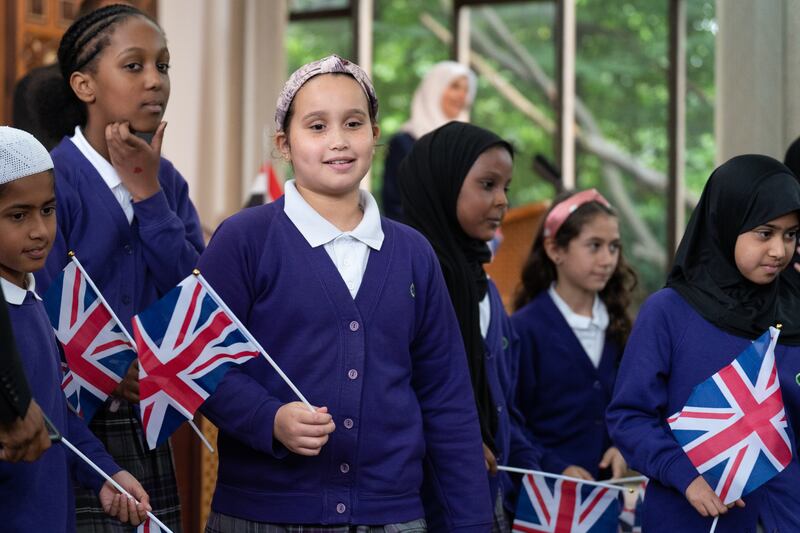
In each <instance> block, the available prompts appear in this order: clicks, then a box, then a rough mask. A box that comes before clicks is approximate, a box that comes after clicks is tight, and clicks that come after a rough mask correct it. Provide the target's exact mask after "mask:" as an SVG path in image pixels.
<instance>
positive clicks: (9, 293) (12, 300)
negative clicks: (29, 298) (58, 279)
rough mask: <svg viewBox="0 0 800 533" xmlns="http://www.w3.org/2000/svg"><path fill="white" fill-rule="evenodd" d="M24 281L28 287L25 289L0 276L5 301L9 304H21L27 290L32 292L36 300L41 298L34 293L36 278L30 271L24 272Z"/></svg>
mask: <svg viewBox="0 0 800 533" xmlns="http://www.w3.org/2000/svg"><path fill="white" fill-rule="evenodd" d="M25 282H26V285H27V287H28V289H27V290H25V289H23V288H22V287H18V286H17V285H14V284H13V283H11V282H10V281H8V280H7V279H5V278H2V277H0V286H2V287H3V296H4V297H5V299H6V303H9V304H11V305H22V302H24V301H25V296H26V295H27V294H28V291H30V292H32V293H33V295H34V296H35V297H36V299H37V300H41V298H39V295H38V294H36V278H34V277H33V274H31V273H30V272H29V273H27V274H25Z"/></svg>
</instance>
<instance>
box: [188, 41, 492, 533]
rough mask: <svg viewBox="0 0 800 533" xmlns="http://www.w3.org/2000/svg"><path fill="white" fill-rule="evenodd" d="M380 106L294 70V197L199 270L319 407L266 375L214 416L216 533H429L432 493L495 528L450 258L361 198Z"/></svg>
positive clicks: (470, 524) (365, 85)
mask: <svg viewBox="0 0 800 533" xmlns="http://www.w3.org/2000/svg"><path fill="white" fill-rule="evenodd" d="M377 113H378V101H377V99H376V97H375V91H374V89H373V87H372V84H371V82H370V80H369V78H368V77H367V75H366V74H365V73H364V71H363V70H361V68H359V67H358V66H357V65H355V64H353V63H350V62H348V61H346V60H344V59H341V58H339V57H337V56H330V57H327V58H325V59H322V60H319V61H315V62H313V63H310V64H308V65H305V66H304V67H302V68H300V69H299V70H298V71H296V72H295V73H294V74H293V75H292V76H291V77H290V79H289V81H288V82H287V83H286V86H285V87H284V90H283V92H282V93H281V96H280V98H279V100H278V106H277V112H276V114H275V126H276V129H277V134H276V136H275V144H276V147H277V149H278V150H279V151H280V152H281V154H282V155H283V156H284V158H285V159H286V160H287V161H289V162H290V163H291V165H292V167H293V169H294V180H290V181H288V182H287V183H286V187H285V196H284V197H283V198H281V199H279V200H278V201H276V202H273V203H271V204H267V205H264V206H258V207H254V208H251V209H246V210H244V211H242V212H240V213H238V214H236V215H234V216H233V217H231V218H229V219H228V220H227V221H225V222H224V223H223V224H222V226H220V228H219V229H218V230H217V233H216V235H215V236H214V238H213V239H212V240H211V243H210V244H209V247H208V249H207V251H206V253H205V254H204V255H203V256H202V258H201V260H200V270H201V271H202V272H203V274H204V275H205V277H206V278H207V279H208V280H209V281H210V282H211V284H212V285H213V286H214V288H215V289H216V291H217V292H218V293H219V294H220V296H221V297H222V298H223V299H224V300H225V301H226V302H227V303H228V305H229V306H230V307H231V309H232V310H233V312H234V313H235V314H236V315H237V316H238V317H239V318H240V319H241V320H242V322H244V324H245V325H246V326H247V328H248V329H249V330H250V331H251V332H252V334H253V335H254V336H255V337H256V338H257V339H258V340H259V342H260V343H261V344H262V345H263V346H264V347H265V348H266V349H267V350H268V351H269V353H270V354H271V355H272V357H273V358H274V359H275V361H276V362H277V363H278V364H279V365H280V366H281V367H282V368H283V370H284V371H285V373H286V374H287V375H288V376H289V377H291V379H292V380H293V381H294V382H295V384H296V385H297V387H298V388H299V389H300V390H302V391H303V392H304V394H305V395H306V396H307V397H308V399H309V401H310V402H311V403H312V404H313V405H314V406H315V407H314V410H313V412H312V411H310V410H309V409H308V408H307V407H306V406H305V405H304V404H303V403H300V402H298V401H296V399H297V398H296V397H295V396H294V394H293V393H292V391H291V390H289V388H288V387H287V386H286V385H284V383H283V381H282V380H281V378H280V377H279V376H278V375H277V374H276V373H275V372H274V370H272V368H271V367H270V366H269V365H268V364H267V363H266V361H265V360H263V359H254V360H252V361H251V362H249V363H247V364H245V365H242V366H241V367H237V368H236V369H234V370H231V371H229V372H228V373H227V374H226V376H225V378H224V380H223V381H222V383H221V384H220V386H219V388H218V389H217V390H216V392H215V393H214V395H213V396H212V397H211V398H209V400H208V401H207V403H206V404H205V407H204V413H205V414H206V416H208V417H209V418H210V419H211V420H212V421H213V422H214V423H215V424H217V425H218V426H219V428H220V436H219V453H220V466H219V481H218V482H217V487H216V491H215V494H214V500H213V503H212V513H211V516H210V518H209V522H208V525H207V529H206V531H207V532H223V531H225V532H229V531H248V532H265V533H266V532H283V531H287V532H292V531H312V530H313V531H320V532H328V531H335V532H339V531H341V532H349V531H355V530H356V529H357V530H358V531H359V532H364V533H367V532H379V531H380V532H384V531H393V532H394V531H397V532H401V531H403V532H418V531H426V524H425V520H424V510H423V505H422V498H421V497H420V488H421V486H422V480H423V471H425V474H426V475H428V476H429V479H431V480H433V484H434V485H435V490H434V494H435V496H436V497H438V498H441V499H442V500H443V502H442V503H443V507H444V508H446V509H447V510H448V516H447V519H448V521H449V523H450V524H451V525H452V529H453V530H458V531H485V530H487V529H488V528H489V527H490V524H491V516H492V514H491V507H490V505H489V502H488V499H487V498H486V495H487V494H488V485H487V481H486V475H485V472H484V466H483V454H482V452H481V436H480V430H479V426H478V418H477V414H476V409H475V405H474V403H473V402H468V401H465V400H464V398H469V397H471V394H472V393H471V389H470V381H469V371H468V369H467V365H466V358H465V355H464V345H463V343H462V341H461V336H460V334H459V329H458V323H457V321H456V317H455V314H454V312H453V307H452V305H451V304H450V299H449V298H448V294H447V288H446V286H445V284H444V281H443V279H442V273H441V271H440V269H439V265H438V262H437V259H436V255H435V254H434V252H433V250H432V249H431V247H430V245H428V243H427V241H426V240H425V239H424V238H423V237H422V236H421V235H419V234H418V233H417V232H415V231H414V230H412V229H410V228H409V227H407V226H404V225H401V224H398V223H395V222H392V221H390V220H388V219H385V218H383V217H381V216H380V213H379V212H378V207H377V204H376V202H375V199H374V198H373V197H372V196H371V195H370V194H369V193H368V192H367V191H364V190H362V189H360V188H359V184H360V183H361V180H362V179H363V178H364V176H365V175H366V173H367V171H368V170H369V168H370V165H371V163H372V156H373V152H374V146H375V143H376V142H377V139H378V134H379V130H378V126H377V120H376V117H377Z"/></svg>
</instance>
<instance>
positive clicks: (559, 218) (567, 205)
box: [544, 189, 611, 237]
mask: <svg viewBox="0 0 800 533" xmlns="http://www.w3.org/2000/svg"><path fill="white" fill-rule="evenodd" d="M589 202H597V203H599V204H602V205H604V206H606V207H611V204H609V203H608V200H606V199H605V198H604V197H603V195H602V194H600V193H599V192H597V189H588V190H585V191H581V192H579V193H576V194H573V195H572V196H570V197H569V198H567V199H566V200H564V201H562V202H559V203H558V204H556V206H555V207H553V209H551V210H550V213H549V214H548V215H547V218H546V219H545V221H544V236H545V237H555V235H556V233H558V230H559V228H560V227H561V225H562V224H563V223H564V221H565V220H567V218H569V216H570V215H571V214H572V213H573V212H574V211H575V210H576V209H578V208H579V207H580V206H582V205H583V204H588V203H589Z"/></svg>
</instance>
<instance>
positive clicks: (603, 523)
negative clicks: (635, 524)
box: [512, 474, 620, 533]
mask: <svg viewBox="0 0 800 533" xmlns="http://www.w3.org/2000/svg"><path fill="white" fill-rule="evenodd" d="M619 513H620V502H619V491H616V490H612V489H609V488H608V487H598V486H594V485H587V484H584V483H578V482H575V481H568V480H565V479H549V478H544V477H542V476H539V475H535V474H526V475H525V477H524V478H523V481H522V490H521V491H520V496H519V502H518V503H517V514H516V516H515V518H514V525H513V527H512V530H513V531H515V532H516V533H534V532H547V533H616V532H617V528H618V525H617V521H618V517H619Z"/></svg>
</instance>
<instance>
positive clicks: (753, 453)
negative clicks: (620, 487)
mask: <svg viewBox="0 0 800 533" xmlns="http://www.w3.org/2000/svg"><path fill="white" fill-rule="evenodd" d="M779 334H780V331H779V330H777V329H775V328H770V329H769V331H767V332H766V333H764V334H763V335H762V336H761V337H759V338H758V339H757V340H755V341H754V342H753V343H752V344H751V345H750V346H748V347H747V348H746V349H745V350H744V351H743V352H742V353H741V354H739V355H738V356H737V357H736V359H734V360H733V362H732V363H731V364H729V365H728V366H726V367H725V368H723V369H722V370H720V371H719V372H717V373H716V374H714V375H713V376H711V377H710V378H708V379H707V380H705V381H703V382H702V383H700V384H699V385H697V386H696V387H695V388H694V390H693V391H692V394H691V395H690V396H689V399H688V400H687V402H686V405H685V406H684V407H683V409H682V410H681V411H680V412H678V413H675V414H674V415H673V416H671V417H670V418H668V419H667V422H668V423H669V426H670V428H671V430H672V434H673V435H674V436H675V439H676V440H677V441H678V443H680V445H681V446H682V447H683V450H684V451H685V452H686V454H687V455H688V456H689V459H690V460H691V461H692V464H693V465H694V466H695V467H696V468H697V470H698V472H700V473H701V474H702V475H703V477H704V478H705V479H706V481H708V484H709V485H711V488H713V489H714V491H715V492H716V493H717V494H718V495H719V497H720V499H721V500H722V501H723V502H724V503H725V504H729V503H731V502H734V501H736V500H737V499H739V498H740V497H742V496H744V495H745V494H747V493H749V492H751V491H753V490H754V489H756V488H757V487H759V486H761V485H762V484H764V483H766V482H767V481H769V480H770V479H771V478H772V477H773V476H775V475H776V474H777V473H778V472H780V471H781V470H783V469H784V468H786V466H787V465H788V464H789V463H790V462H791V460H792V444H791V441H790V440H789V435H788V433H787V428H788V423H787V421H786V411H785V410H784V407H783V397H782V396H781V387H780V381H779V379H778V371H777V367H776V366H775V344H776V343H777V342H778V335H779Z"/></svg>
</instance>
